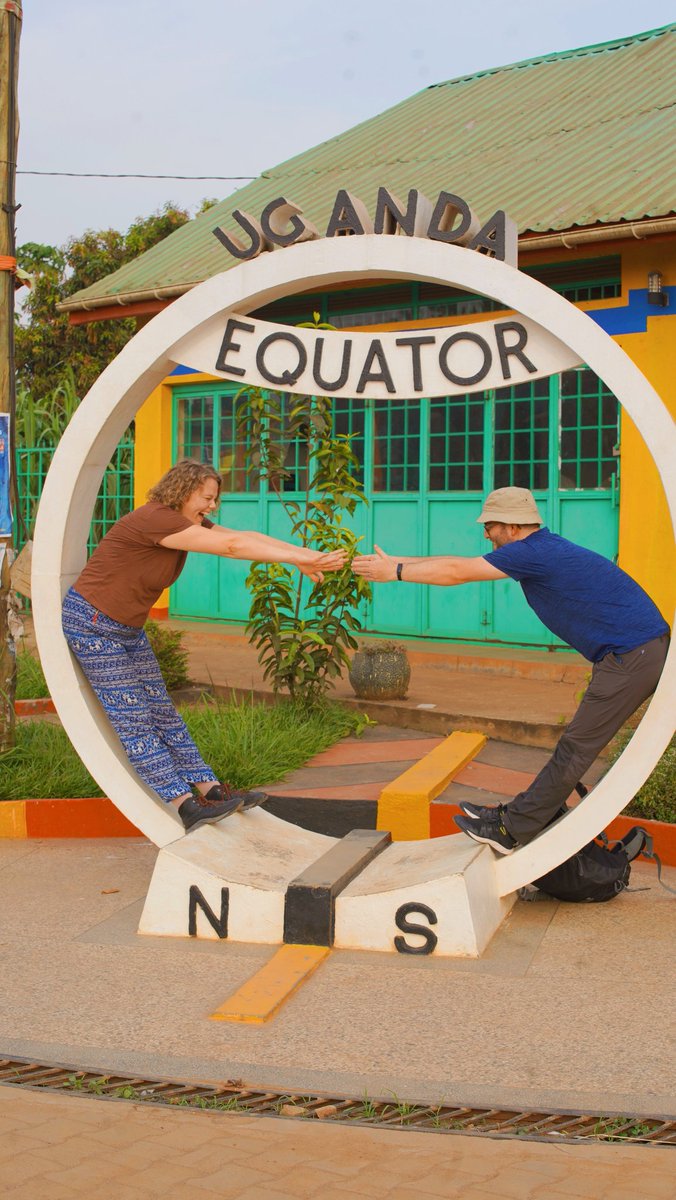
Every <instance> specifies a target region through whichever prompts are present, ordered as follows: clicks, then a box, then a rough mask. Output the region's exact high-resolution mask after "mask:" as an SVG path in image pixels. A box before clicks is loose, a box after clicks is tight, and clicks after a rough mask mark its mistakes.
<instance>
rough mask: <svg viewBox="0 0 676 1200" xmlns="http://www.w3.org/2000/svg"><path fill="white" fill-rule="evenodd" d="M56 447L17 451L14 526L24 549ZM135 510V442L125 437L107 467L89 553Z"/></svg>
mask: <svg viewBox="0 0 676 1200" xmlns="http://www.w3.org/2000/svg"><path fill="white" fill-rule="evenodd" d="M54 450H55V447H54V446H19V447H18V448H17V452H16V468H17V485H18V493H19V513H20V519H19V520H17V521H16V526H15V544H16V546H17V548H18V549H20V548H21V546H22V545H23V543H24V541H25V540H26V538H27V537H32V536H33V530H34V526H35V517H36V515H37V510H38V504H39V501H40V497H41V495H42V489H43V487H44V482H45V477H46V475H47V472H48V470H49V467H50V464H51V461H52V458H53V456H54ZM133 507H134V442H133V440H132V439H131V438H124V439H123V440H122V441H121V442H120V443H119V445H118V447H117V450H116V451H115V454H114V455H113V458H112V459H111V461H110V463H109V464H108V466H107V467H106V470H105V472H104V475H103V479H102V480H101V487H100V489H99V494H98V496H97V498H96V504H95V506H94V513H93V516H92V523H91V527H90V530H89V539H88V542H87V550H88V552H89V553H90V554H91V552H92V550H93V549H94V547H95V546H96V545H98V543H99V542H100V541H101V538H102V537H104V536H105V534H106V533H107V532H108V530H109V529H110V528H111V526H112V525H114V524H115V522H116V521H119V519H120V517H123V516H125V514H126V513H128V512H131V510H132V509H133Z"/></svg>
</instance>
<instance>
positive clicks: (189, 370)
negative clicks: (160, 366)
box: [171, 366, 199, 375]
mask: <svg viewBox="0 0 676 1200" xmlns="http://www.w3.org/2000/svg"><path fill="white" fill-rule="evenodd" d="M171 374H172V375H199V371H197V370H196V369H195V368H194V367H181V366H178V367H174V369H173V371H172V372H171Z"/></svg>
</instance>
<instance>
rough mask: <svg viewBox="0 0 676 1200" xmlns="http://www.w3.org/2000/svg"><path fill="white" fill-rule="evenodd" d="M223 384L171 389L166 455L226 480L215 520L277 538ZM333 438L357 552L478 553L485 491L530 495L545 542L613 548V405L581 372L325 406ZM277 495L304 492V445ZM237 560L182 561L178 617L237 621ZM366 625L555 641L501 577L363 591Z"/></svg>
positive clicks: (244, 611) (291, 458)
mask: <svg viewBox="0 0 676 1200" xmlns="http://www.w3.org/2000/svg"><path fill="white" fill-rule="evenodd" d="M234 390H235V389H234V388H228V387H227V386H226V387H224V386H222V385H216V384H215V385H208V386H206V387H205V386H202V387H198V388H190V387H184V386H180V387H177V388H176V389H175V405H174V408H175V453H176V455H177V456H181V455H183V454H185V455H190V456H193V457H197V458H202V459H205V460H208V461H211V462H213V463H214V465H215V466H217V467H218V468H219V470H220V471H221V473H222V474H223V477H224V487H223V493H222V499H221V509H220V513H219V515H218V520H219V521H220V522H221V523H222V524H224V525H229V526H232V527H234V528H238V529H260V530H263V531H264V532H267V533H270V534H272V535H273V536H275V537H281V538H287V537H288V536H289V531H288V526H287V521H286V517H285V514H284V512H283V510H282V508H281V505H280V504H279V502H278V500H277V499H276V498H275V496H274V495H271V494H270V493H269V492H268V491H267V489H266V487H265V485H264V483H260V482H259V481H258V479H256V478H255V476H252V475H251V474H249V473H248V472H247V470H246V464H247V454H248V447H247V446H245V445H243V444H241V443H240V442H238V441H237V437H236V431H235V427H234V421H233V394H234ZM334 419H335V425H336V429H337V431H338V432H341V433H351V434H352V435H353V437H354V441H353V446H354V449H355V450H356V452H357V454H358V456H359V458H360V461H361V464H362V471H363V481H364V488H365V494H366V497H367V499H368V505H360V506H359V507H358V509H357V513H356V515H355V521H354V529H355V532H356V533H358V534H359V535H360V536H362V537H363V545H364V546H365V547H366V548H369V549H370V548H371V547H372V545H373V544H374V543H375V544H377V545H380V546H381V547H382V548H383V549H385V550H387V551H388V552H390V553H392V554H395V555H412V556H415V555H428V554H461V555H480V554H483V553H485V552H486V551H487V549H488V543H487V542H486V541H485V539H484V537H483V529H482V527H481V526H479V525H478V524H477V517H478V515H479V512H480V511H481V501H482V499H483V497H484V496H485V494H486V493H487V492H489V491H491V490H492V489H493V488H494V487H504V486H507V485H510V484H516V485H517V486H520V487H528V488H530V489H531V490H532V491H533V492H534V494H535V496H536V498H537V501H538V505H539V507H540V510H541V512H542V514H543V517H544V519H545V522H546V524H547V525H548V526H549V528H550V529H551V530H552V531H553V532H555V533H561V534H563V536H565V537H568V538H570V539H571V540H573V541H577V542H580V543H581V544H582V545H585V546H588V547H590V548H591V549H594V550H597V551H599V552H600V553H601V554H604V555H606V556H607V557H609V558H612V557H614V556H615V555H616V553H617V541H618V507H617V500H618V487H617V466H618V459H617V457H616V445H617V442H618V404H617V401H616V399H615V397H614V396H613V395H612V394H611V393H610V392H609V391H608V389H607V388H606V387H605V385H604V384H603V383H602V382H601V381H600V380H599V379H598V378H597V376H595V375H594V373H593V372H592V371H590V370H588V369H587V368H580V369H578V370H572V371H566V372H565V373H564V374H563V375H560V376H551V377H550V378H549V379H545V380H537V381H534V382H532V383H526V384H521V385H519V386H517V387H514V388H505V389H501V390H499V391H494V392H484V393H482V392H477V393H472V394H469V395H466V396H450V397H440V398H435V399H433V400H429V399H412V400H395V401H391V400H375V401H371V400H363V399H361V400H358V399H354V400H336V401H335V405H334ZM285 465H286V467H287V470H289V472H290V477H289V479H287V480H286V481H285V484H284V487H285V491H288V492H289V493H290V497H289V498H292V497H293V494H294V492H295V491H296V490H297V489H298V488H299V487H301V486H302V485H303V472H304V469H305V468H304V457H303V445H302V442H300V441H298V440H296V441H295V442H292V443H290V445H289V451H288V455H287V461H286V464H285ZM247 571H248V564H243V563H235V562H231V561H226V560H219V559H211V558H209V557H207V556H200V555H192V556H190V558H189V559H188V564H187V566H186V568H185V570H184V572H183V575H182V576H181V578H180V579H179V581H178V582H177V583H176V584H175V585H174V588H173V589H172V595H171V612H172V614H173V615H176V616H188V617H201V618H207V619H212V620H227V621H234V622H242V621H246V619H247V616H248V611H249V596H248V593H247V590H246V587H245V582H244V581H245V579H246V575H247ZM361 615H362V620H363V622H364V627H365V628H366V629H367V630H370V631H373V632H377V633H382V634H389V635H395V636H407V637H431V638H443V639H456V640H459V641H484V642H485V641H488V642H490V641H493V642H504V643H514V642H516V643H522V644H526V645H551V644H556V639H555V638H554V637H553V635H552V634H550V633H549V631H548V630H546V629H545V628H544V627H543V626H542V625H541V624H540V622H539V621H538V620H537V618H536V617H535V615H534V614H533V613H532V611H531V610H530V608H529V607H528V605H527V604H526V602H525V600H524V598H523V594H522V592H521V588H520V587H519V586H518V584H515V583H513V582H512V581H510V580H504V581H500V582H498V583H496V584H471V585H465V586H463V587H459V588H436V587H414V586H411V587H405V588H398V587H394V586H389V587H375V588H374V595H373V600H372V602H371V604H370V605H369V606H368V610H367V611H364V612H363V613H362V614H361Z"/></svg>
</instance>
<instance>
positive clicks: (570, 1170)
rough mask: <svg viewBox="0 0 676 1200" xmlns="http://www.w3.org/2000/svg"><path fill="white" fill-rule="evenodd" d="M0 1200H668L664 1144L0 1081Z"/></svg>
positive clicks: (668, 1160) (669, 1157) (669, 1163)
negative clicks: (76, 1093)
mask: <svg viewBox="0 0 676 1200" xmlns="http://www.w3.org/2000/svg"><path fill="white" fill-rule="evenodd" d="M0 1138H1V1146H0V1179H2V1195H3V1200H4V1198H6V1200H43V1198H45V1197H49V1200H72V1197H79V1196H83V1197H87V1200H90V1197H93V1196H95V1197H97V1200H144V1198H145V1197H148V1196H150V1197H153V1196H160V1197H164V1198H166V1200H174V1198H176V1200H179V1198H183V1197H188V1196H189V1197H193V1198H194V1200H231V1198H232V1200H305V1198H306V1197H307V1200H315V1197H317V1196H321V1198H322V1200H386V1198H387V1200H390V1198H391V1200H439V1198H440V1197H443V1198H444V1200H454V1198H456V1197H457V1198H462V1200H671V1197H672V1196H673V1170H672V1169H673V1159H674V1156H673V1152H672V1153H671V1154H670V1152H669V1150H668V1149H664V1148H660V1147H652V1146H645V1147H643V1146H618V1145H616V1144H613V1145H607V1146H605V1145H604V1146H602V1145H585V1146H579V1145H575V1146H573V1145H570V1146H550V1145H543V1144H541V1143H537V1142H525V1141H516V1140H514V1141H507V1140H493V1139H488V1138H472V1137H463V1136H455V1135H446V1136H444V1135H438V1134H433V1133H427V1134H425V1133H410V1132H407V1131H390V1130H379V1129H366V1128H353V1129H350V1128H347V1127H346V1126H344V1125H335V1126H331V1125H328V1124H326V1123H325V1124H322V1125H319V1124H315V1123H313V1124H309V1123H308V1124H305V1123H301V1122H300V1121H291V1120H281V1119H274V1118H266V1117H241V1116H238V1115H235V1114H229V1113H208V1112H182V1111H180V1110H171V1109H166V1108H164V1109H161V1110H153V1109H148V1108H144V1107H143V1106H142V1105H138V1104H131V1103H128V1102H123V1101H121V1102H110V1101H102V1100H96V1099H90V1098H82V1097H63V1096H50V1095H44V1094H37V1093H27V1092H21V1091H18V1090H17V1089H13V1088H8V1087H0Z"/></svg>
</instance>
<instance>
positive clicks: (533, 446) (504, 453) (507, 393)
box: [493, 379, 549, 491]
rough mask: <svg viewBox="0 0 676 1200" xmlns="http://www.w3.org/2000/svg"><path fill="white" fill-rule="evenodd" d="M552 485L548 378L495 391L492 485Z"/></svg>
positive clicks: (535, 488) (533, 486) (532, 487)
mask: <svg viewBox="0 0 676 1200" xmlns="http://www.w3.org/2000/svg"><path fill="white" fill-rule="evenodd" d="M510 486H516V487H525V488H530V489H531V491H534V490H537V489H538V488H546V487H548V486H549V380H548V379H536V380H533V382H532V383H519V384H517V385H516V386H514V387H509V388H499V389H498V391H496V393H495V475H494V481H493V487H495V488H499V487H510Z"/></svg>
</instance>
